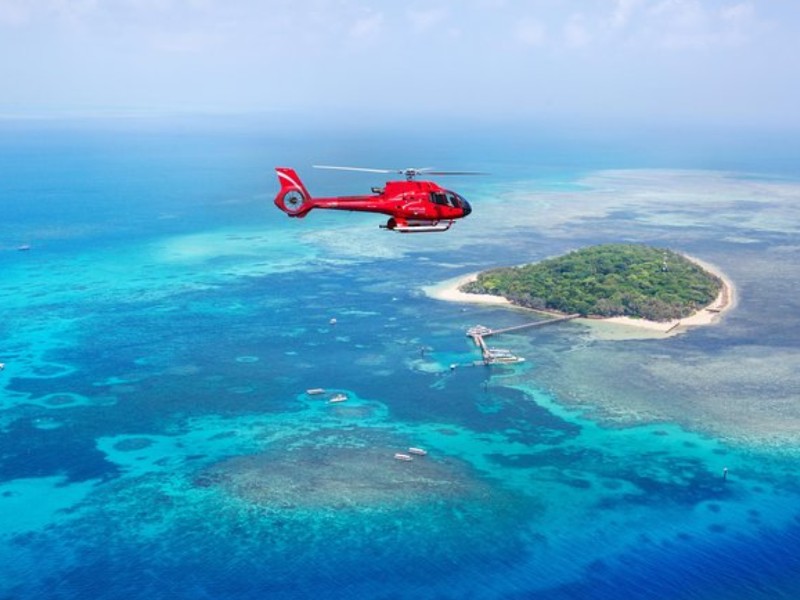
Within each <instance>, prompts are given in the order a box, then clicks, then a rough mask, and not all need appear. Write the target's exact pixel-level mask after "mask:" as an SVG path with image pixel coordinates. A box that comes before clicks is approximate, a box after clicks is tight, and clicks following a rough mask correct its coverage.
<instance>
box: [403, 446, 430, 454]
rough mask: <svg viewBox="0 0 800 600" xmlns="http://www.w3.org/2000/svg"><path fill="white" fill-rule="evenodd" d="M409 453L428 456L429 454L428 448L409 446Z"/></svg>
mask: <svg viewBox="0 0 800 600" xmlns="http://www.w3.org/2000/svg"><path fill="white" fill-rule="evenodd" d="M408 453H409V454H416V455H417V456H426V455H427V454H428V451H427V450H423V449H422V448H413V447H412V448H409V449H408Z"/></svg>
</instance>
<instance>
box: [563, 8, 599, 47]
mask: <svg viewBox="0 0 800 600" xmlns="http://www.w3.org/2000/svg"><path fill="white" fill-rule="evenodd" d="M564 40H565V42H566V44H567V46H570V47H571V48H583V47H584V46H588V45H589V44H590V43H591V42H592V40H593V36H592V33H591V31H590V29H589V26H588V24H587V22H586V18H585V17H584V16H583V15H580V14H578V15H572V16H570V18H569V20H568V21H567V24H566V25H565V26H564Z"/></svg>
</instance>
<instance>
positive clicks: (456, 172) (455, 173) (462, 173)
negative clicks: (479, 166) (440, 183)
mask: <svg viewBox="0 0 800 600" xmlns="http://www.w3.org/2000/svg"><path fill="white" fill-rule="evenodd" d="M425 174H426V175H486V173H484V172H483V171H425Z"/></svg>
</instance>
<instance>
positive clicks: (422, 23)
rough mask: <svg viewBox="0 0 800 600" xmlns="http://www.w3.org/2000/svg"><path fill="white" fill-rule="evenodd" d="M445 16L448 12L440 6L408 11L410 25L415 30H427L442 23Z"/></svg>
mask: <svg viewBox="0 0 800 600" xmlns="http://www.w3.org/2000/svg"><path fill="white" fill-rule="evenodd" d="M447 17H448V12H447V11H446V10H445V9H442V8H433V9H427V10H410V11H408V20H409V21H411V27H412V29H413V30H414V31H416V32H423V31H428V30H429V29H431V28H433V27H435V26H437V25H440V24H441V23H443V22H444V21H445V19H447Z"/></svg>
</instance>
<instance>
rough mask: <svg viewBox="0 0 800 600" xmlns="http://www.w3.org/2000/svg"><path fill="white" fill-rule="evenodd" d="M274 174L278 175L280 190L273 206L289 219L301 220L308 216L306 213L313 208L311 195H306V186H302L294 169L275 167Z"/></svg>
mask: <svg viewBox="0 0 800 600" xmlns="http://www.w3.org/2000/svg"><path fill="white" fill-rule="evenodd" d="M275 172H276V173H277V174H278V181H279V182H280V184H281V189H280V190H279V191H278V195H277V196H275V206H277V207H278V208H280V209H281V210H282V211H283V212H285V213H286V214H287V215H289V216H290V217H296V218H298V219H302V218H303V217H305V216H306V214H308V211H310V210H311V209H312V208H314V204H313V203H312V202H311V194H309V193H308V190H307V189H306V186H304V185H303V182H302V181H301V180H300V177H298V175H297V173H295V171H294V169H289V168H286V167H277V168H276V169H275Z"/></svg>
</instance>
